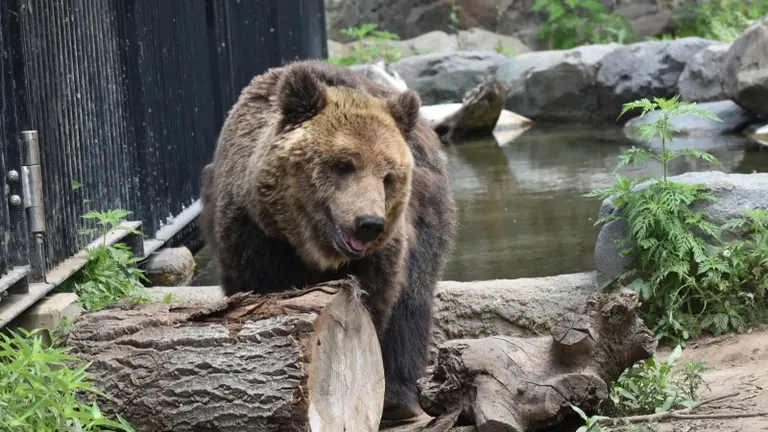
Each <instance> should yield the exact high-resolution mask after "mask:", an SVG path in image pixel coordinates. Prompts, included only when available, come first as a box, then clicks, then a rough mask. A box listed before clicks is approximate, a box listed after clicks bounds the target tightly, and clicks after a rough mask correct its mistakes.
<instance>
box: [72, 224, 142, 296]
mask: <svg viewBox="0 0 768 432" xmlns="http://www.w3.org/2000/svg"><path fill="white" fill-rule="evenodd" d="M130 214H131V212H129V211H126V210H120V209H118V210H108V211H104V212H97V211H89V212H88V213H86V214H85V215H83V216H82V217H83V219H85V220H86V221H89V222H92V223H93V224H94V225H95V227H93V228H87V229H83V230H81V231H80V232H81V234H84V235H97V236H101V244H99V245H97V246H96V247H93V248H89V249H87V252H88V261H87V263H86V264H85V266H84V267H83V269H82V270H81V271H80V273H79V274H78V275H76V276H75V277H74V278H72V279H71V280H70V281H68V282H67V283H65V284H63V285H62V287H61V288H60V289H59V290H60V291H64V292H67V291H69V292H74V293H76V294H77V295H78V297H79V303H80V305H81V306H82V307H83V308H84V309H86V310H89V311H93V310H100V309H103V308H105V307H107V306H110V305H112V304H114V303H116V302H118V301H120V300H123V299H126V298H128V299H132V300H134V301H136V302H140V303H145V302H148V301H149V300H151V296H150V295H149V293H148V292H147V290H146V289H145V288H144V285H143V284H142V283H141V282H142V280H146V278H145V276H144V274H143V272H142V270H141V269H139V268H138V267H137V266H136V264H137V263H138V262H139V261H140V258H139V257H136V256H135V255H134V254H133V251H131V249H130V248H129V247H128V246H127V245H125V244H122V243H116V244H113V245H110V244H108V243H107V234H108V233H109V232H110V231H113V230H116V229H118V228H119V229H123V230H125V231H127V232H128V233H129V234H134V235H142V233H141V231H139V230H136V229H133V228H130V227H128V226H125V225H123V222H125V218H126V217H127V216H128V215H130Z"/></svg>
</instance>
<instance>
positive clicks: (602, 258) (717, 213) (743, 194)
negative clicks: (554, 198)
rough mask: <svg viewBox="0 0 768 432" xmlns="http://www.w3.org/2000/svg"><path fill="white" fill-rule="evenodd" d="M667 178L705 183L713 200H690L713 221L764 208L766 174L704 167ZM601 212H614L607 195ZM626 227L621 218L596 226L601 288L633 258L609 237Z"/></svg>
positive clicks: (622, 232) (767, 194)
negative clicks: (707, 169) (710, 169)
mask: <svg viewBox="0 0 768 432" xmlns="http://www.w3.org/2000/svg"><path fill="white" fill-rule="evenodd" d="M669 180H672V181H678V182H682V183H685V184H703V185H705V186H706V187H707V188H708V189H709V192H710V193H711V194H712V195H713V196H714V197H715V198H716V201H714V202H709V201H707V202H700V203H694V206H693V209H694V210H696V211H701V212H704V213H705V214H707V216H708V219H709V220H710V221H711V222H712V223H714V224H717V225H722V224H724V223H725V222H727V221H729V220H731V219H734V218H739V217H743V216H744V210H746V209H755V208H768V174H763V173H760V174H726V173H723V172H720V171H706V172H692V173H686V174H682V175H679V176H673V177H669ZM649 184H650V183H647V182H646V183H643V184H640V185H638V188H644V187H647V186H648V185H649ZM604 215H614V216H615V215H618V212H617V210H616V208H615V207H614V206H613V199H612V198H611V197H609V198H606V199H605V200H604V201H603V203H602V205H601V207H600V217H602V216H604ZM627 229H628V227H627V225H626V223H625V222H624V221H621V220H615V221H611V222H609V223H607V224H604V225H603V226H602V227H601V228H600V233H599V234H598V238H597V244H596V245H595V266H596V269H597V283H598V285H599V286H600V287H601V288H602V287H603V286H604V285H605V284H607V283H609V282H611V281H612V280H613V279H614V278H616V277H617V276H619V275H621V274H622V273H624V272H625V271H627V270H628V269H630V268H632V265H633V264H634V260H633V259H631V258H629V257H627V258H624V257H621V256H620V255H619V251H620V250H621V248H620V247H617V246H616V245H614V244H613V240H616V239H621V238H624V237H625V236H626V233H627Z"/></svg>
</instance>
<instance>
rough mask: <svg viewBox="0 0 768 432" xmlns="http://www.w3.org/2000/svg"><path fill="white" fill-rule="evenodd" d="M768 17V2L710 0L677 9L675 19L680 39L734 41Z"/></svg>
mask: <svg viewBox="0 0 768 432" xmlns="http://www.w3.org/2000/svg"><path fill="white" fill-rule="evenodd" d="M766 14H768V0H747V1H744V0H707V1H704V2H700V3H699V2H694V3H690V4H686V5H683V6H682V7H680V8H676V9H675V10H674V12H673V15H672V18H671V27H672V32H673V33H674V34H675V36H677V37H686V36H698V37H703V38H706V39H714V40H721V41H725V42H733V41H734V40H735V39H736V38H738V37H739V36H740V35H741V34H742V33H743V32H744V30H745V29H746V28H747V27H749V26H751V25H752V24H754V23H755V22H756V21H757V20H759V19H760V18H762V17H763V16H765V15H766Z"/></svg>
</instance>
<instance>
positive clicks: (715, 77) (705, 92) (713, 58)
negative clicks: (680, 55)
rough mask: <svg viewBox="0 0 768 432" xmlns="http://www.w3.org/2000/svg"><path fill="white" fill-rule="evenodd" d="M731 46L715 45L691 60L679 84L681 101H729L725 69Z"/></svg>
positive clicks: (681, 75) (724, 44)
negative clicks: (724, 81) (725, 85)
mask: <svg viewBox="0 0 768 432" xmlns="http://www.w3.org/2000/svg"><path fill="white" fill-rule="evenodd" d="M730 46H731V45H730V44H727V43H718V44H713V45H710V46H708V47H706V48H704V49H703V50H701V51H699V52H698V53H696V54H695V55H694V56H693V57H692V58H691V60H690V61H689V62H688V64H687V65H685V69H683V73H681V74H680V79H679V81H678V83H677V85H678V87H680V97H681V99H683V100H686V101H692V102H711V101H719V100H724V99H728V96H727V95H726V94H725V91H724V90H723V69H724V68H725V57H726V53H727V52H728V48H730Z"/></svg>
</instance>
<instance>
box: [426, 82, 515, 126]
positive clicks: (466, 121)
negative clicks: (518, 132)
mask: <svg viewBox="0 0 768 432" xmlns="http://www.w3.org/2000/svg"><path fill="white" fill-rule="evenodd" d="M508 92H509V84H507V83H506V82H504V80H502V79H501V78H499V77H498V76H496V74H495V73H492V74H490V75H488V77H487V78H486V79H485V80H484V81H483V82H482V83H480V84H479V85H478V86H477V87H475V88H474V89H472V90H470V91H469V92H467V94H466V95H465V96H464V99H463V100H462V101H461V103H462V106H461V108H459V109H458V110H456V112H454V113H452V114H451V115H449V116H448V117H446V118H444V119H443V120H441V121H440V122H439V123H437V124H436V125H435V126H434V127H433V129H434V130H435V132H436V133H437V134H438V135H439V136H440V137H441V138H442V139H443V140H446V141H450V140H455V139H468V138H482V137H489V136H492V134H493V129H494V128H495V127H496V123H497V122H498V121H499V116H500V115H501V111H502V110H503V109H504V104H505V103H506V101H507V93H508Z"/></svg>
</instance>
